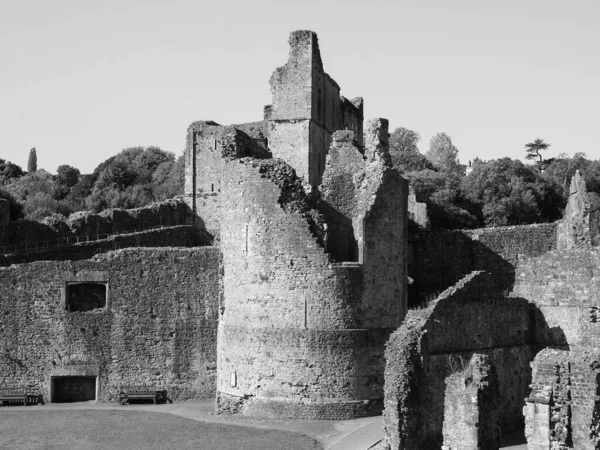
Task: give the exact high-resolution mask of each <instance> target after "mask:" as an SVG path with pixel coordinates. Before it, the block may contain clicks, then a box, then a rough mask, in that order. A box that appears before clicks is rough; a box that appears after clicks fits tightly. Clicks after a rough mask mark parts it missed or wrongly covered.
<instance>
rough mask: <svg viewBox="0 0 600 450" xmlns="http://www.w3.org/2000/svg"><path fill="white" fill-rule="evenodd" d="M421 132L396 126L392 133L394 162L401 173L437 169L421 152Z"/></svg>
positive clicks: (391, 141) (391, 149)
mask: <svg viewBox="0 0 600 450" xmlns="http://www.w3.org/2000/svg"><path fill="white" fill-rule="evenodd" d="M420 140H421V136H420V135H419V133H417V132H416V131H413V130H409V129H408V128H403V127H400V128H396V129H395V130H394V131H393V133H392V134H391V135H390V140H389V142H390V155H391V157H392V163H393V165H394V167H396V168H397V169H398V170H399V171H400V173H406V172H414V171H420V170H425V169H431V170H433V169H435V167H434V166H433V164H432V163H431V162H430V161H429V160H428V159H427V158H426V157H425V156H424V155H422V154H421V152H419V147H418V143H419V141H420Z"/></svg>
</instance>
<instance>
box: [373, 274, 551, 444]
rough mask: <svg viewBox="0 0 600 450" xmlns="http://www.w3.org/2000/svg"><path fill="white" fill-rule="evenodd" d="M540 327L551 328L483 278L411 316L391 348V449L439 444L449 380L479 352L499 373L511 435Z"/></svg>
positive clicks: (469, 280)
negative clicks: (534, 338) (455, 370)
mask: <svg viewBox="0 0 600 450" xmlns="http://www.w3.org/2000/svg"><path fill="white" fill-rule="evenodd" d="M538 327H546V325H545V324H544V321H543V317H541V314H540V312H539V311H538V310H537V309H536V308H535V307H533V306H532V305H531V304H530V303H529V302H527V301H526V300H524V299H522V298H506V297H504V296H503V295H502V294H501V291H500V289H498V288H497V283H496V281H495V277H493V276H491V275H486V274H482V273H478V272H475V273H473V274H470V275H468V276H467V277H465V278H464V279H463V280H461V281H460V282H459V283H457V284H456V285H455V286H453V287H452V288H450V289H448V290H446V291H445V292H444V293H442V294H441V295H440V296H439V297H438V298H437V299H436V300H434V301H433V302H432V303H431V304H430V305H429V306H428V307H427V308H425V309H413V310H409V311H408V314H407V316H406V319H405V321H404V323H403V324H402V326H401V327H400V328H399V329H398V330H397V331H396V332H394V333H393V334H392V336H391V338H390V340H389V342H388V344H387V349H386V355H385V356H386V364H387V365H386V380H385V411H384V426H385V433H386V438H385V442H386V448H387V449H398V450H399V449H402V448H434V447H435V446H439V445H440V443H441V442H442V428H443V423H444V401H445V400H444V395H445V394H444V393H445V389H446V385H445V380H446V378H447V377H448V376H449V375H450V374H451V373H452V371H453V367H460V366H461V365H463V364H465V363H466V362H467V361H468V360H469V358H470V357H471V356H472V354H473V353H480V354H484V355H488V356H489V358H490V360H491V362H492V363H493V364H494V366H495V367H496V368H497V369H498V383H499V390H500V404H499V423H500V426H501V427H502V428H503V429H504V430H506V429H512V428H514V427H516V426H518V425H519V424H520V423H522V422H521V419H520V416H521V410H522V406H523V398H525V396H526V395H527V394H528V392H529V383H530V380H531V378H530V376H531V368H530V367H529V362H530V361H531V360H532V359H533V357H534V356H535V352H536V351H538V350H539V347H538V346H536V345H535V343H534V342H533V338H532V336H534V335H536V334H537V333H538V331H536V328H538ZM546 328H547V327H546ZM539 333H541V332H539Z"/></svg>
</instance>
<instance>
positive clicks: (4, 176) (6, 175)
mask: <svg viewBox="0 0 600 450" xmlns="http://www.w3.org/2000/svg"><path fill="white" fill-rule="evenodd" d="M23 175H25V173H24V172H23V169H21V167H19V166H17V165H16V164H13V163H11V162H10V161H5V160H4V159H2V158H0V185H2V184H5V183H7V182H8V181H9V180H10V179H12V178H19V177H22V176H23Z"/></svg>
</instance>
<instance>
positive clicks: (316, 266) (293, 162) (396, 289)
mask: <svg viewBox="0 0 600 450" xmlns="http://www.w3.org/2000/svg"><path fill="white" fill-rule="evenodd" d="M270 84H271V91H272V92H273V104H272V105H269V106H267V107H266V108H265V120H263V121H262V122H253V123H249V124H242V125H230V126H220V125H218V124H216V123H215V122H210V121H207V122H195V123H193V124H192V125H191V126H190V127H189V129H188V137H187V143H188V145H187V151H186V200H187V201H188V202H189V204H190V207H191V208H192V209H193V210H194V211H195V213H196V215H197V217H198V223H197V225H198V226H199V227H201V228H204V229H206V230H208V231H210V232H211V233H213V234H215V235H218V236H219V237H220V245H221V251H222V258H223V261H222V266H223V280H222V299H221V308H220V317H219V331H218V342H217V347H218V349H217V354H218V363H217V407H218V409H219V411H222V412H241V413H244V414H249V415H258V416H267V417H295V418H346V417H356V416H361V415H367V414H375V413H377V412H378V411H381V408H382V400H383V367H384V360H383V350H384V346H385V342H386V340H387V338H388V337H389V334H390V333H391V332H392V331H393V330H394V329H395V328H396V327H398V325H399V324H400V323H401V322H402V319H403V318H404V315H405V314H406V294H405V284H406V282H405V280H406V265H405V261H406V256H405V251H406V245H405V242H406V223H407V222H406V217H407V213H406V209H407V195H408V188H407V184H406V181H405V180H403V179H402V178H401V177H400V176H399V174H398V173H397V172H396V171H395V170H393V169H392V167H391V162H390V156H389V148H388V122H387V120H385V119H376V120H373V121H370V122H369V123H368V124H367V126H366V127H365V130H364V131H363V115H362V99H355V100H352V101H348V100H346V99H345V98H344V97H341V96H340V88H339V86H338V85H337V83H336V82H335V81H333V79H332V78H331V77H330V76H329V75H327V74H326V73H325V72H324V71H323V64H322V62H321V56H320V53H319V47H318V42H317V36H316V34H315V33H313V32H311V31H296V32H293V33H292V34H291V36H290V55H289V60H288V62H287V64H286V65H284V66H283V67H280V68H278V69H277V70H276V71H275V73H274V74H273V76H272V77H271V81H270Z"/></svg>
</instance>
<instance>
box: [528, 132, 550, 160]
mask: <svg viewBox="0 0 600 450" xmlns="http://www.w3.org/2000/svg"><path fill="white" fill-rule="evenodd" d="M548 147H550V144H548V143H546V142H544V140H543V139H540V138H537V139H535V140H534V141H532V142H528V143H527V144H525V150H526V152H527V154H526V155H525V159H536V160H537V161H536V162H537V163H538V164H541V163H542V162H544V158H543V157H542V154H541V153H540V152H543V151H544V150H547V149H548Z"/></svg>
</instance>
